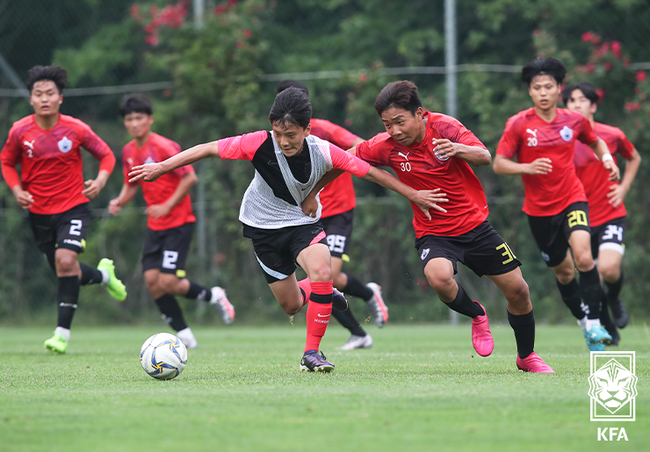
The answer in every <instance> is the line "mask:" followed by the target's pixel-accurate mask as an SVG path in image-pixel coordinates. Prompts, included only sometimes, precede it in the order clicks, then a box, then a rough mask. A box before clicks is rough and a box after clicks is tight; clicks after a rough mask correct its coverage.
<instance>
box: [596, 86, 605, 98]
mask: <svg viewBox="0 0 650 452" xmlns="http://www.w3.org/2000/svg"><path fill="white" fill-rule="evenodd" d="M596 94H597V95H598V101H602V100H603V99H604V98H605V91H604V90H603V89H602V88H597V89H596Z"/></svg>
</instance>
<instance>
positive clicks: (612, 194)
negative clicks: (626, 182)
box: [607, 184, 626, 207]
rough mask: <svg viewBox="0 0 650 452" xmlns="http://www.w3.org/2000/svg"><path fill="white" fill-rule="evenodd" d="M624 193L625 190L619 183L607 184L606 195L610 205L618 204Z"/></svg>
mask: <svg viewBox="0 0 650 452" xmlns="http://www.w3.org/2000/svg"><path fill="white" fill-rule="evenodd" d="M625 195H626V192H625V190H624V189H623V187H621V186H620V185H619V184H614V185H610V186H609V193H607V197H608V198H609V204H610V205H611V206H612V207H618V206H620V205H621V203H622V202H623V200H624V199H625Z"/></svg>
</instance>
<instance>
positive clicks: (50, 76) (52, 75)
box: [27, 66, 68, 94]
mask: <svg viewBox="0 0 650 452" xmlns="http://www.w3.org/2000/svg"><path fill="white" fill-rule="evenodd" d="M42 80H49V81H51V82H54V84H55V85H56V89H58V90H59V94H62V93H63V88H65V86H66V85H67V84H68V71H67V70H65V69H64V68H62V67H59V66H34V67H33V68H31V69H30V70H29V71H27V89H28V90H29V92H30V93H31V92H32V89H34V85H35V84H36V82H40V81H42Z"/></svg>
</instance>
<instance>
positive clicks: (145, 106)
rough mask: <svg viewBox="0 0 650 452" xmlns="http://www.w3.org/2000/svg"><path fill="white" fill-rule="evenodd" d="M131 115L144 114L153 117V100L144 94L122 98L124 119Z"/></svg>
mask: <svg viewBox="0 0 650 452" xmlns="http://www.w3.org/2000/svg"><path fill="white" fill-rule="evenodd" d="M130 113H144V114H146V115H149V116H151V115H152V114H153V105H152V103H151V100H149V98H148V97H147V96H145V95H144V94H140V93H136V94H127V95H126V96H124V97H123V98H122V103H121V104H120V114H121V115H122V117H124V116H126V115H128V114H130Z"/></svg>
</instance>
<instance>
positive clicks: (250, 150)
mask: <svg viewBox="0 0 650 452" xmlns="http://www.w3.org/2000/svg"><path fill="white" fill-rule="evenodd" d="M268 138H269V134H268V132H267V131H265V130H259V131H257V132H253V133H247V134H244V135H239V136H236V137H229V138H222V139H221V140H219V141H218V142H217V143H218V147H219V157H221V158H222V159H228V160H253V157H255V153H256V152H257V150H258V149H259V147H260V146H261V145H262V143H264V142H265V141H266V140H267V139H268Z"/></svg>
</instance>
